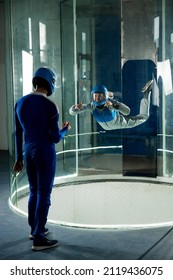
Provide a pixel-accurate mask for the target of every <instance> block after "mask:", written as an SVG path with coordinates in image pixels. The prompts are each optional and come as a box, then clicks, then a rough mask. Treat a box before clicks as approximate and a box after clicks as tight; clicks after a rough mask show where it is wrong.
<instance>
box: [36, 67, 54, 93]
mask: <svg viewBox="0 0 173 280" xmlns="http://www.w3.org/2000/svg"><path fill="white" fill-rule="evenodd" d="M39 79H41V80H42V81H43V80H44V85H45V87H46V89H47V90H48V96H49V95H51V94H52V93H53V92H54V90H55V84H56V73H55V72H54V71H53V70H52V69H50V68H48V67H40V68H38V69H37V71H36V72H35V74H34V76H33V80H32V83H33V86H34V87H36V85H37V84H38V81H39Z"/></svg>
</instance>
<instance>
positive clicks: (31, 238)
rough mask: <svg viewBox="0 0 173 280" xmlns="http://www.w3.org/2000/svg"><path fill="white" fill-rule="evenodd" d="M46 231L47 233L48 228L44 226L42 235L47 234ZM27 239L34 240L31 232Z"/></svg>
mask: <svg viewBox="0 0 173 280" xmlns="http://www.w3.org/2000/svg"><path fill="white" fill-rule="evenodd" d="M48 233H49V229H48V228H45V229H44V235H47V234H48ZM29 239H30V240H34V236H33V235H32V234H30V235H29Z"/></svg>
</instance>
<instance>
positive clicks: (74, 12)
mask: <svg viewBox="0 0 173 280" xmlns="http://www.w3.org/2000/svg"><path fill="white" fill-rule="evenodd" d="M76 31H77V28H76V0H73V36H74V90H75V104H77V102H78V98H77V76H78V73H77V44H76ZM75 134H76V136H75V142H76V174H78V165H79V160H78V116H75Z"/></svg>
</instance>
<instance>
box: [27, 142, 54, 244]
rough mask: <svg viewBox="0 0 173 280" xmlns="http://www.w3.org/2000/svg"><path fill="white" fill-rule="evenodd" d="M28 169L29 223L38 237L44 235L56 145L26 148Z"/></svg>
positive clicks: (33, 233) (32, 231)
mask: <svg viewBox="0 0 173 280" xmlns="http://www.w3.org/2000/svg"><path fill="white" fill-rule="evenodd" d="M25 160H26V170H27V175H28V181H29V186H30V196H29V201H28V223H29V225H30V227H31V234H32V235H33V236H34V237H35V238H36V239H37V238H38V239H39V238H40V237H43V236H44V228H45V224H46V222H47V216H48V211H49V207H50V205H51V192H52V186H53V182H54V176H55V168H56V153H55V149H54V146H47V145H46V146H45V147H38V146H37V147H36V146H34V147H33V146H32V147H31V145H28V146H26V149H25Z"/></svg>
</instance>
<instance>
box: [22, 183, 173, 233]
mask: <svg viewBox="0 0 173 280" xmlns="http://www.w3.org/2000/svg"><path fill="white" fill-rule="evenodd" d="M27 200H28V197H23V198H21V199H20V200H19V202H18V208H19V209H21V210H22V211H24V212H26V213H27ZM48 218H49V221H50V222H54V223H57V224H63V225H66V226H75V227H87V228H140V227H156V226H165V225H172V224H173V186H171V185H169V184H159V183H158V184H157V183H152V182H151V183H149V182H128V181H90V182H83V183H82V182H78V183H77V184H75V183H69V184H68V185H60V186H59V187H54V188H53V191H52V205H51V207H50V211H49V217H48Z"/></svg>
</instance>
